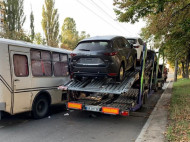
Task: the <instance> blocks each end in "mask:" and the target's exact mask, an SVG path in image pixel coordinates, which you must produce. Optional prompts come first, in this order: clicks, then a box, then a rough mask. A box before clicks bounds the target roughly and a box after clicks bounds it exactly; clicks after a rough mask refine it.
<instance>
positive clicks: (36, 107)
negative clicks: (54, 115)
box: [32, 95, 50, 119]
mask: <svg viewBox="0 0 190 142" xmlns="http://www.w3.org/2000/svg"><path fill="white" fill-rule="evenodd" d="M49 106H50V103H49V100H48V98H47V97H45V96H43V95H40V96H38V97H37V98H36V99H35V101H34V103H33V106H32V113H33V117H34V118H35V119H41V118H44V117H46V116H47V114H48V112H49Z"/></svg>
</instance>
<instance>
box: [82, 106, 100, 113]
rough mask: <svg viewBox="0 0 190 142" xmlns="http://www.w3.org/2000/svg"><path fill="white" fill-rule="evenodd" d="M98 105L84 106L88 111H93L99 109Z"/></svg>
mask: <svg viewBox="0 0 190 142" xmlns="http://www.w3.org/2000/svg"><path fill="white" fill-rule="evenodd" d="M100 108H101V107H100V106H91V105H89V106H85V109H86V110H88V111H95V112H99V111H100Z"/></svg>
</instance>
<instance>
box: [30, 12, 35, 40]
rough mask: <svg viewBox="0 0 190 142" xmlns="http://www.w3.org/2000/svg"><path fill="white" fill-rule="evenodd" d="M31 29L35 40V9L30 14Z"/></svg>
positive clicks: (32, 38) (32, 37)
mask: <svg viewBox="0 0 190 142" xmlns="http://www.w3.org/2000/svg"><path fill="white" fill-rule="evenodd" d="M30 30H31V33H30V36H31V41H34V36H35V32H34V14H33V11H31V14H30Z"/></svg>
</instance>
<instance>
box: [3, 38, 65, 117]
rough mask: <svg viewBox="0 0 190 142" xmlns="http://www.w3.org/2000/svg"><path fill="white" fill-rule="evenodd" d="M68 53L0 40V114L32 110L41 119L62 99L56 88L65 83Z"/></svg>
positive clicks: (25, 43) (61, 50)
mask: <svg viewBox="0 0 190 142" xmlns="http://www.w3.org/2000/svg"><path fill="white" fill-rule="evenodd" d="M68 54H69V51H67V50H64V49H59V48H51V47H48V46H42V45H34V44H31V43H27V42H22V41H14V40H7V39H0V113H1V112H2V111H5V112H7V113H10V114H12V115H14V114H16V113H21V112H26V111H32V113H33V116H34V117H35V118H43V117H45V116H46V115H47V113H48V111H49V106H50V105H51V104H58V103H61V102H62V101H63V100H64V96H63V94H62V91H59V90H58V89H57V87H58V86H59V85H61V84H64V83H65V82H66V81H68V80H69V73H68V71H69V69H68Z"/></svg>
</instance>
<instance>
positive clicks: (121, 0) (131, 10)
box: [114, 0, 176, 23]
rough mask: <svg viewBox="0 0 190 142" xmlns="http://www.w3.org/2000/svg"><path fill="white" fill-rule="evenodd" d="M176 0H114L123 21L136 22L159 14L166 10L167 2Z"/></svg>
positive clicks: (119, 18)
mask: <svg viewBox="0 0 190 142" xmlns="http://www.w3.org/2000/svg"><path fill="white" fill-rule="evenodd" d="M175 1H176V0H171V1H169V0H114V5H115V7H116V8H115V9H114V11H115V13H116V15H117V16H118V17H117V19H118V20H119V21H121V22H131V23H135V22H136V21H138V20H139V19H140V18H144V17H147V16H149V15H150V14H154V15H156V14H158V13H160V12H163V11H164V7H165V5H166V4H167V3H173V2H175Z"/></svg>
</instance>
